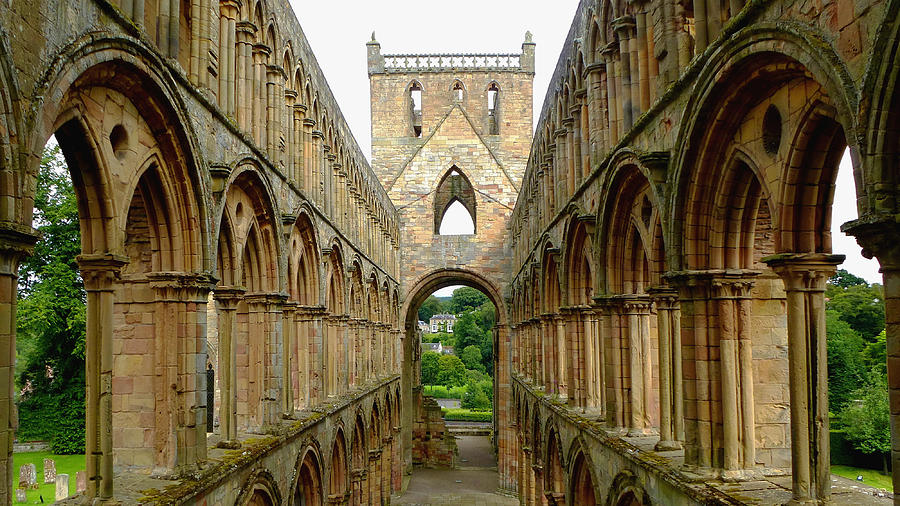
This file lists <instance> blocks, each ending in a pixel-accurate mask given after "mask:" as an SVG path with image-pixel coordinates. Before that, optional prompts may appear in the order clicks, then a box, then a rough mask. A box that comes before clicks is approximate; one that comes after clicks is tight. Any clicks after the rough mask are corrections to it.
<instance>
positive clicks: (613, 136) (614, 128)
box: [601, 41, 622, 149]
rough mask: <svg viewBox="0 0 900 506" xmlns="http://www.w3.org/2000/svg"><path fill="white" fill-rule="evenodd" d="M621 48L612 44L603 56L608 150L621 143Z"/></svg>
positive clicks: (604, 50)
mask: <svg viewBox="0 0 900 506" xmlns="http://www.w3.org/2000/svg"><path fill="white" fill-rule="evenodd" d="M618 54H619V46H618V45H617V44H616V43H615V41H613V42H610V43H609V44H608V45H607V46H606V47H605V48H603V51H602V52H601V55H602V56H603V59H604V60H605V61H606V107H607V113H608V114H607V116H608V118H609V128H608V131H609V135H608V138H607V144H606V149H610V148H611V147H612V146H615V145H616V143H617V142H619V120H620V117H621V114H622V113H621V111H622V106H621V104H620V98H619V93H618V89H619V84H618V81H619V74H618V73H619V64H618Z"/></svg>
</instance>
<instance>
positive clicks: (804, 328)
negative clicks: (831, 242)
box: [763, 253, 844, 504]
mask: <svg viewBox="0 0 900 506" xmlns="http://www.w3.org/2000/svg"><path fill="white" fill-rule="evenodd" d="M763 261H764V262H765V263H766V264H768V265H769V267H771V268H772V270H774V271H775V272H776V273H777V274H778V275H779V276H781V279H782V280H783V281H784V289H785V292H787V306H788V307H787V309H788V311H787V316H788V361H789V363H790V371H789V376H790V385H791V388H790V393H791V481H792V485H793V498H792V499H791V502H792V503H794V504H807V503H817V502H825V501H828V500H829V499H830V496H831V466H830V449H829V434H828V352H827V338H826V335H825V295H824V294H825V282H826V281H828V278H829V277H831V276H832V275H833V274H834V272H835V271H836V269H837V265H838V264H840V263H841V262H843V261H844V255H829V254H824V253H784V254H780V255H773V256H770V257H767V258H764V259H763Z"/></svg>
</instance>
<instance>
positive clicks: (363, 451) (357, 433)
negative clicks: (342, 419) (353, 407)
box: [350, 414, 373, 506]
mask: <svg viewBox="0 0 900 506" xmlns="http://www.w3.org/2000/svg"><path fill="white" fill-rule="evenodd" d="M351 441H352V442H351V443H350V477H351V485H352V487H351V494H352V495H351V497H350V504H351V505H353V506H362V505H363V504H370V499H371V498H370V496H369V489H368V480H370V479H372V478H373V477H371V476H369V474H368V473H369V469H368V467H369V452H368V449H367V445H366V427H365V424H364V423H363V419H362V415H361V414H357V416H356V423H355V424H354V426H353V439H352V440H351Z"/></svg>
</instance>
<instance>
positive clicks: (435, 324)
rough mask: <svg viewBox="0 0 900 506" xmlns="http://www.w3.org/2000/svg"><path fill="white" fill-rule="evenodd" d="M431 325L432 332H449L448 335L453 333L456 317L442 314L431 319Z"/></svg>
mask: <svg viewBox="0 0 900 506" xmlns="http://www.w3.org/2000/svg"><path fill="white" fill-rule="evenodd" d="M429 323H430V324H431V332H432V333H436V332H447V333H448V334H452V333H453V324H454V323H456V315H452V314H447V313H441V314H436V315H434V316H432V317H431V320H430V321H429Z"/></svg>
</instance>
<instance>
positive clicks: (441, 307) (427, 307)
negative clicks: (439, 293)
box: [419, 295, 447, 323]
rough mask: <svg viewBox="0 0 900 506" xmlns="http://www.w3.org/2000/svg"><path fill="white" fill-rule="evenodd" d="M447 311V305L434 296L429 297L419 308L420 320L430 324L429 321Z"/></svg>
mask: <svg viewBox="0 0 900 506" xmlns="http://www.w3.org/2000/svg"><path fill="white" fill-rule="evenodd" d="M446 310H447V309H446V308H445V304H444V302H443V301H441V299H438V298H437V297H435V296H434V295H429V296H428V298H427V299H425V302H423V303H422V305H421V306H420V307H419V319H420V320H422V321H423V322H425V323H428V320H430V319H431V317H432V316H434V315H436V314H440V313H443V312H444V311H446Z"/></svg>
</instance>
